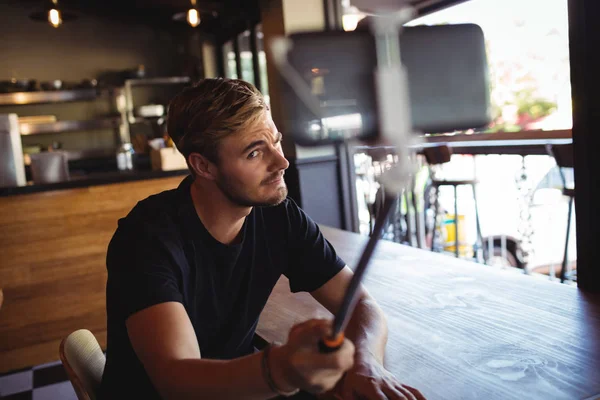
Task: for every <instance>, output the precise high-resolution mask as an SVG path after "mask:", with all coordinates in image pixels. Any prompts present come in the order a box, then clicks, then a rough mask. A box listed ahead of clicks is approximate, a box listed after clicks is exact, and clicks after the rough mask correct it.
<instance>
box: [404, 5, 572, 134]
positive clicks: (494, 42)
mask: <svg viewBox="0 0 600 400" xmlns="http://www.w3.org/2000/svg"><path fill="white" fill-rule="evenodd" d="M567 15H568V14H567V0H503V1H502V2H498V1H495V0H470V1H468V2H466V3H463V4H460V5H457V6H454V7H450V8H447V9H445V10H441V11H438V12H435V13H432V14H429V15H426V16H424V17H421V18H418V19H416V20H414V21H411V22H410V23H409V24H407V25H437V24H448V23H450V24H455V23H475V24H477V25H479V26H480V27H481V28H482V29H483V32H484V34H485V37H486V47H487V53H488V61H489V66H490V75H491V76H490V80H491V100H492V107H493V118H494V119H493V122H492V124H491V125H490V126H489V127H488V130H489V131H521V130H535V129H544V130H555V129H571V127H572V124H573V120H572V107H571V82H570V64H569V23H568V17H567Z"/></svg>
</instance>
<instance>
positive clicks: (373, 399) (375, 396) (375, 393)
mask: <svg viewBox="0 0 600 400" xmlns="http://www.w3.org/2000/svg"><path fill="white" fill-rule="evenodd" d="M367 392H368V393H364V394H362V393H361V394H362V396H361V397H366V398H367V399H368V400H388V399H394V400H396V399H398V400H406V399H405V398H404V397H388V396H387V395H386V394H385V393H384V392H383V390H381V388H380V387H379V386H378V385H377V384H372V385H369V387H368V389H367ZM365 395H366V396H365Z"/></svg>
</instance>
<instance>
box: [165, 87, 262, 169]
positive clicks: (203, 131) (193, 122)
mask: <svg viewBox="0 0 600 400" xmlns="http://www.w3.org/2000/svg"><path fill="white" fill-rule="evenodd" d="M267 110H268V107H267V104H266V103H265V100H264V97H263V96H262V94H261V93H260V92H259V91H258V89H256V87H254V85H252V84H251V83H248V82H245V81H242V80H239V79H224V78H214V79H212V78H211V79H202V80H201V81H199V82H198V83H197V84H195V85H194V86H192V87H189V88H186V89H184V90H183V91H182V92H181V93H179V94H178V95H177V96H175V98H173V100H172V101H171V104H170V105H169V114H168V117H167V130H168V133H169V135H170V136H171V138H172V139H173V142H175V145H176V146H177V149H178V150H179V151H180V152H181V153H182V154H183V155H184V156H185V158H186V159H187V158H188V156H189V155H190V154H191V153H200V154H202V155H203V156H205V157H206V158H207V159H209V160H210V161H212V162H214V163H216V164H218V162H219V153H218V150H219V143H220V142H221V140H223V139H224V138H226V137H227V136H229V135H231V134H233V133H235V132H238V131H240V130H241V129H244V128H246V127H248V126H250V125H252V124H253V123H255V122H256V121H257V120H258V119H259V118H261V117H262V116H263V115H264V112H265V111H267Z"/></svg>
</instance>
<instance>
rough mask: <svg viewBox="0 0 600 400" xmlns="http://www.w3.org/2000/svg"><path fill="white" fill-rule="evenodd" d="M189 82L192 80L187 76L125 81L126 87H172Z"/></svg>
mask: <svg viewBox="0 0 600 400" xmlns="http://www.w3.org/2000/svg"><path fill="white" fill-rule="evenodd" d="M189 82H191V80H190V78H189V77H187V76H169V77H163V78H141V79H128V80H126V81H125V86H128V85H129V86H146V85H172V84H177V83H189Z"/></svg>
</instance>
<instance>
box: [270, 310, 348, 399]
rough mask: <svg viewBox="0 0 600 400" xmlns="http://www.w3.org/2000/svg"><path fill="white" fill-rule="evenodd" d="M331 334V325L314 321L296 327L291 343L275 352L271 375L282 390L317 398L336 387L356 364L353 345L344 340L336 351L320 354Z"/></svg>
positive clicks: (290, 336)
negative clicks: (324, 339)
mask: <svg viewBox="0 0 600 400" xmlns="http://www.w3.org/2000/svg"><path fill="white" fill-rule="evenodd" d="M329 334H331V321H327V320H319V319H313V320H310V321H307V322H304V323H301V324H298V325H296V326H294V327H293V328H292V329H291V330H290V335H289V338H288V342H287V343H286V344H285V345H283V346H281V347H275V348H273V350H272V353H271V354H272V357H273V362H272V365H273V367H272V375H273V380H274V381H275V384H276V385H277V386H278V387H279V388H280V389H281V390H284V391H292V390H294V389H296V388H299V389H302V390H304V391H307V392H310V393H315V394H316V393H322V392H325V391H327V390H331V389H332V388H333V387H335V385H336V384H337V383H338V382H339V380H340V379H341V377H342V376H343V374H344V373H345V372H346V371H348V369H350V368H351V367H352V364H353V363H354V345H353V344H352V342H351V341H350V340H345V341H344V344H343V345H342V347H341V348H339V349H338V350H337V351H335V352H333V353H329V354H322V353H319V348H318V342H319V340H320V339H321V338H323V337H324V336H327V335H329Z"/></svg>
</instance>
